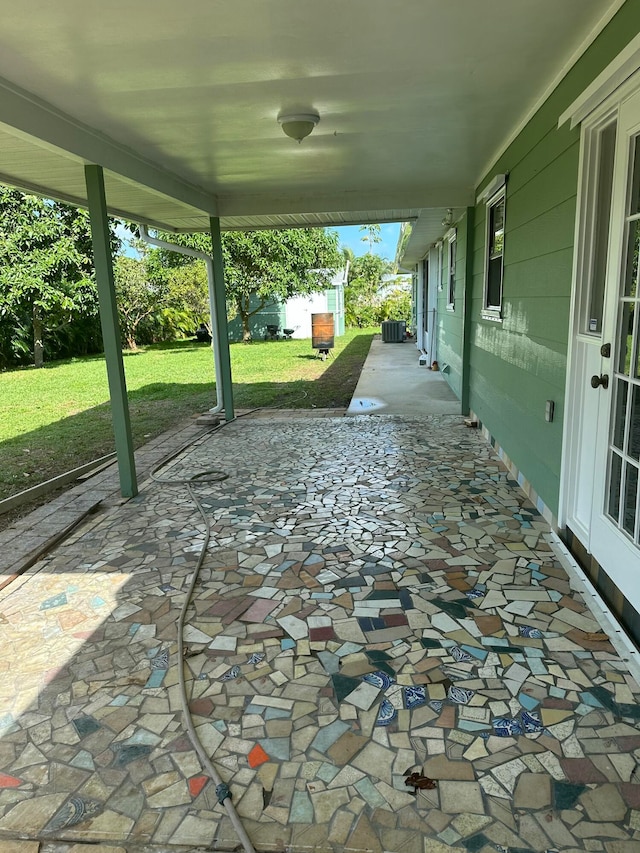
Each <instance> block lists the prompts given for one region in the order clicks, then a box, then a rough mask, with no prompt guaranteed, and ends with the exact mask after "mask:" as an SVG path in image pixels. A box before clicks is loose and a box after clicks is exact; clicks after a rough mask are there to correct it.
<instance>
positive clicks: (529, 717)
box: [520, 711, 544, 734]
mask: <svg viewBox="0 0 640 853" xmlns="http://www.w3.org/2000/svg"><path fill="white" fill-rule="evenodd" d="M520 719H521V720H522V728H523V729H524V731H525V733H526V734H534V733H535V732H541V731H542V730H543V728H544V726H543V725H542V721H541V720H540V715H539V714H538V713H536V712H535V711H523V712H522V714H520Z"/></svg>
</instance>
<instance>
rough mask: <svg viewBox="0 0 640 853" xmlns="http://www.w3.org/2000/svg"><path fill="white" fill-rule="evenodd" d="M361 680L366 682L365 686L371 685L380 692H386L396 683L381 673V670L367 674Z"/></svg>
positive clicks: (384, 673) (393, 679)
mask: <svg viewBox="0 0 640 853" xmlns="http://www.w3.org/2000/svg"><path fill="white" fill-rule="evenodd" d="M362 680H363V681H366V682H367V684H373V686H374V687H378V688H379V689H380V690H387V689H388V688H389V687H391V685H392V684H395V683H396V680H395V678H392V677H391V676H390V675H387V673H386V672H382V670H378V671H377V672H368V673H367V674H366V675H365V676H364V678H363V679H362Z"/></svg>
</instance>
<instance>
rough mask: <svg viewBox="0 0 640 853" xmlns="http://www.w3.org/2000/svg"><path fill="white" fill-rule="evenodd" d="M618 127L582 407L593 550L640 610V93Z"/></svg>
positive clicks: (620, 116)
mask: <svg viewBox="0 0 640 853" xmlns="http://www.w3.org/2000/svg"><path fill="white" fill-rule="evenodd" d="M614 127H615V147H614V152H615V153H614V157H613V160H612V180H611V192H610V196H611V201H610V226H609V229H608V239H607V242H608V247H607V249H608V250H607V252H606V253H605V254H604V255H603V257H605V258H606V259H605V260H604V261H603V266H604V268H605V270H606V273H605V277H604V301H603V317H602V335H601V337H600V338H599V343H600V348H599V349H598V350H597V351H596V355H595V357H594V350H593V347H592V348H591V358H590V359H589V362H590V366H591V367H595V372H594V373H593V374H592V375H591V376H590V377H588V382H589V384H588V386H587V388H586V390H585V391H584V398H583V399H584V401H585V402H584V406H583V410H582V414H583V415H584V414H585V413H586V411H587V410H588V411H590V412H591V413H592V416H595V423H594V424H593V427H594V435H593V441H594V457H593V464H594V470H593V488H592V494H591V501H590V503H591V518H590V524H589V527H590V530H589V548H590V551H591V553H592V554H593V555H594V557H595V558H596V559H597V560H598V562H599V563H600V564H601V565H602V566H603V568H604V569H605V571H606V572H607V574H608V575H609V577H610V578H611V580H612V581H613V582H614V583H615V584H616V586H618V588H619V589H620V590H621V591H622V593H623V594H624V595H625V597H626V598H627V599H629V601H630V602H631V603H632V604H633V606H634V607H635V608H636V609H638V610H640V497H639V491H640V288H639V286H638V248H639V246H640V92H636V93H635V94H634V95H632V96H631V97H629V98H627V99H626V100H625V101H624V102H623V103H621V104H620V107H619V110H618V113H617V122H616V125H614ZM596 254H597V250H596ZM594 261H595V259H594ZM596 262H597V261H596ZM584 379H587V377H586V376H585V377H584Z"/></svg>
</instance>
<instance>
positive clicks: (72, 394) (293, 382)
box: [0, 329, 375, 500]
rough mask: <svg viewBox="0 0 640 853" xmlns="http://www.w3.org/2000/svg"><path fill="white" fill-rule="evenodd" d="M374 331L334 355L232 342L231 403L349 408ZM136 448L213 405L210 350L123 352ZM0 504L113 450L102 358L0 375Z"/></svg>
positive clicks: (193, 346) (349, 339)
mask: <svg viewBox="0 0 640 853" xmlns="http://www.w3.org/2000/svg"><path fill="white" fill-rule="evenodd" d="M374 331H375V330H373V329H368V330H363V329H351V330H349V331H348V332H347V334H346V335H344V336H342V337H341V338H337V339H336V348H335V350H334V358H332V359H331V358H330V359H328V360H327V361H324V362H323V361H322V360H321V359H319V358H316V357H315V355H314V351H313V350H312V349H311V341H310V340H299V341H298V340H292V341H277V342H275V341H274V342H262V341H261V342H256V343H253V344H250V345H245V344H232V345H231V364H232V373H233V388H234V400H235V405H236V407H237V408H241V409H243V408H245V409H246V408H254V407H256V406H266V407H273V408H280V409H283V408H285V409H289V408H309V409H312V408H313V407H317V408H341V407H345V406H347V405H348V404H349V401H350V399H351V397H352V395H353V391H354V389H355V386H356V383H357V381H358V377H359V375H360V371H361V369H362V364H363V363H364V360H365V358H366V356H367V353H368V351H369V347H370V345H371V340H372V337H373V334H374ZM124 363H125V371H126V377H127V389H128V392H129V406H130V411H131V427H132V432H133V438H134V443H135V446H136V447H139V446H140V445H141V444H144V443H145V441H148V440H149V439H150V438H153V437H155V436H156V435H159V434H160V433H161V432H164V431H165V430H167V429H169V428H170V427H171V426H173V425H174V424H177V423H179V422H180V421H183V420H184V419H185V418H189V417H191V416H193V415H195V414H199V413H201V412H203V411H206V410H207V409H209V408H210V407H211V406H213V405H214V404H215V381H214V371H213V359H212V354H211V348H210V347H209V346H207V345H203V344H198V343H194V342H192V341H178V342H175V343H172V344H160V345H156V346H150V347H145V348H141V349H140V350H138V351H136V352H126V353H125V354H124ZM0 400H1V401H2V409H1V411H2V417H1V418H0V500H1V499H2V498H5V497H8V496H10V495H13V494H16V493H17V492H19V491H22V490H23V489H26V488H29V487H30V486H34V485H36V484H38V483H41V482H44V481H45V480H48V479H50V478H51V477H55V476H56V475H57V474H62V473H64V472H65V471H68V470H70V469H71V468H74V467H76V466H78V465H82V464H83V463H85V462H90V461H91V460H93V459H96V458H98V457H100V456H103V455H105V454H107V453H110V452H112V451H113V432H112V426H111V413H110V408H109V402H108V401H109V392H108V387H107V377H106V370H105V364H104V360H103V358H102V357H88V358H75V359H70V360H67V361H59V362H53V363H51V364H47V365H46V366H45V367H44V368H42V369H41V370H35V369H33V368H25V369H19V370H13V371H7V372H5V373H1V374H0Z"/></svg>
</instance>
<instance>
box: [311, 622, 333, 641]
mask: <svg viewBox="0 0 640 853" xmlns="http://www.w3.org/2000/svg"><path fill="white" fill-rule="evenodd" d="M335 636H336V635H335V634H334V632H333V628H332V627H331V626H330V625H327V627H326V628H309V639H310V640H311V641H312V642H314V641H316V642H317V641H318V640H333V639H335Z"/></svg>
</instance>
